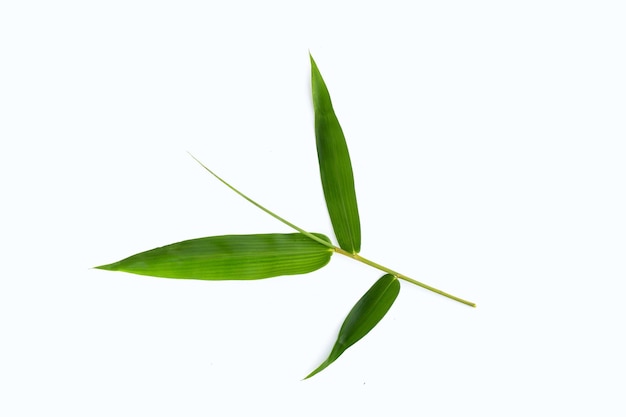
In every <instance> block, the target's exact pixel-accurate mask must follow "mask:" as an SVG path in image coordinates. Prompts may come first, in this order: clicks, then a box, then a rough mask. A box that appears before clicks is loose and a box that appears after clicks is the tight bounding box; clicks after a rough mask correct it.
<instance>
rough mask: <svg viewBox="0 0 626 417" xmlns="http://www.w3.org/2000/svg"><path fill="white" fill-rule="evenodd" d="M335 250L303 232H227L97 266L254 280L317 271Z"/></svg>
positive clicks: (167, 275) (165, 274)
mask: <svg viewBox="0 0 626 417" xmlns="http://www.w3.org/2000/svg"><path fill="white" fill-rule="evenodd" d="M314 235H316V236H317V237H319V238H321V239H324V240H326V241H330V240H329V239H328V237H326V236H324V235H322V234H319V233H314ZM332 253H333V251H332V249H330V248H328V247H326V246H324V245H322V244H320V243H318V242H315V241H314V240H312V239H310V238H308V237H307V236H305V235H303V234H301V233H291V234H257V235H226V236H212V237H204V238H200V239H192V240H185V241H182V242H178V243H174V244H171V245H167V246H163V247H160V248H156V249H152V250H149V251H146V252H141V253H138V254H136V255H133V256H130V257H128V258H126V259H123V260H121V261H119V262H115V263H112V264H109V265H102V266H98V267H97V268H98V269H106V270H109V271H123V272H130V273H133V274H139V275H150V276H154V277H163V278H186V279H206V280H249V279H261V278H270V277H275V276H279V275H296V274H306V273H308V272H313V271H315V270H317V269H320V268H321V267H323V266H324V265H326V264H327V263H328V262H329V261H330V257H331V255H332Z"/></svg>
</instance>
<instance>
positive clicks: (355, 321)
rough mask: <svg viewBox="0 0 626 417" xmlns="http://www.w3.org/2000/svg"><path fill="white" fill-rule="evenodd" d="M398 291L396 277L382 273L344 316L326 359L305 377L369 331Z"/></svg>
mask: <svg viewBox="0 0 626 417" xmlns="http://www.w3.org/2000/svg"><path fill="white" fill-rule="evenodd" d="M399 292H400V282H398V279H397V278H396V277H394V276H393V275H390V274H386V275H383V276H382V277H381V278H380V279H379V280H378V281H376V283H375V284H374V285H372V287H371V288H370V289H369V290H368V291H367V292H366V293H365V295H363V297H361V299H360V300H359V301H358V302H357V303H356V304H355V306H354V307H352V310H350V313H349V314H348V317H346V320H345V321H344V322H343V325H342V326H341V330H339V336H338V337H337V341H336V342H335V346H333V349H332V351H331V352H330V355H329V356H328V359H326V360H325V361H324V362H322V364H321V365H320V366H318V367H317V368H316V369H315V370H314V371H313V372H311V373H310V374H309V375H307V377H306V378H305V379H307V378H311V377H312V376H313V375H315V374H317V373H318V372H320V371H322V370H323V369H325V368H326V367H327V366H328V365H330V364H331V363H333V362H334V361H336V360H337V358H338V357H339V356H341V354H342V353H343V352H345V351H346V349H348V348H349V347H350V346H352V345H353V344H355V343H356V342H358V341H359V340H360V339H361V338H363V336H365V335H366V334H367V333H369V331H370V330H372V329H373V328H374V326H376V325H377V324H378V322H379V321H380V320H381V319H382V318H383V317H384V316H385V314H387V311H389V309H390V308H391V305H392V304H393V302H394V301H395V300H396V297H398V293H399Z"/></svg>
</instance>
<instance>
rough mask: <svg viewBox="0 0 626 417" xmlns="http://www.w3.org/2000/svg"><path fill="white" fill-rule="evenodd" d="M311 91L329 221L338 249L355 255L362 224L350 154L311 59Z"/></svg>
mask: <svg viewBox="0 0 626 417" xmlns="http://www.w3.org/2000/svg"><path fill="white" fill-rule="evenodd" d="M311 90H312V93H313V109H314V111H315V139H316V144H317V158H318V162H319V166H320V175H321V177H322V188H323V189H324V198H325V199H326V206H327V208H328V214H329V216H330V221H331V223H332V225H333V230H334V231H335V236H336V237H337V241H338V242H339V246H340V247H341V248H342V249H344V250H346V251H348V252H351V253H358V252H359V251H360V250H361V223H360V220H359V209H358V206H357V202H356V193H355V191H354V176H353V173H352V164H351V162H350V154H349V153H348V146H347V145H346V139H345V137H344V135H343V130H342V129H341V125H340V124H339V120H337V116H336V115H335V110H334V109H333V105H332V102H331V100H330V94H329V93H328V89H327V88H326V83H325V82H324V79H323V78H322V74H320V71H319V69H318V68H317V64H316V63H315V61H314V60H313V57H312V56H311Z"/></svg>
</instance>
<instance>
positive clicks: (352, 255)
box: [188, 152, 476, 307]
mask: <svg viewBox="0 0 626 417" xmlns="http://www.w3.org/2000/svg"><path fill="white" fill-rule="evenodd" d="M188 153H189V156H191V157H192V158H193V159H194V160H195V161H196V162H197V163H198V164H200V166H202V168H204V169H205V170H207V171H208V172H209V173H210V174H211V175H213V176H214V177H215V178H217V179H218V180H219V181H220V182H221V183H222V184H224V185H225V186H227V187H228V188H230V189H231V190H233V191H234V192H236V193H237V194H239V195H240V196H241V197H243V198H244V199H246V200H247V201H248V202H250V203H252V204H254V205H255V206H256V207H258V208H260V209H261V210H263V211H264V212H266V213H267V214H269V215H270V216H272V217H273V218H275V219H276V220H278V221H280V222H282V223H284V224H286V225H287V226H289V227H291V228H292V229H294V230H297V231H298V232H300V233H302V234H303V235H305V236H307V237H308V238H310V239H313V240H314V241H316V242H318V243H320V244H322V245H324V246H326V247H328V248H330V249H332V250H334V251H335V252H337V253H340V254H342V255H345V256H347V257H349V258H352V259H355V260H357V261H359V262H362V263H364V264H366V265H369V266H371V267H373V268H376V269H379V270H381V271H383V272H386V273H388V274H392V275H394V276H395V277H397V278H399V279H401V280H404V281H407V282H410V283H411V284H415V285H417V286H419V287H422V288H424V289H427V290H428V291H432V292H434V293H437V294H439V295H443V296H444V297H447V298H450V299H452V300H454V301H458V302H459V303H463V304H465V305H468V306H470V307H476V304H475V303H472V302H471V301H467V300H464V299H462V298H459V297H456V296H454V295H452V294H448V293H447V292H444V291H441V290H439V289H437V288H435V287H431V286H430V285H427V284H424V283H422V282H419V281H417V280H414V279H413V278H409V277H407V276H406V275H404V274H401V273H399V272H396V271H394V270H392V269H389V268H387V267H386V266H383V265H380V264H378V263H376V262H374V261H370V260H369V259H367V258H364V257H362V256H360V255H359V254H357V253H350V252H348V251H345V250H343V249H341V248H339V247H337V246H335V245H333V244H332V243H328V242H326V241H325V240H323V239H320V238H319V237H317V236H315V235H314V234H312V233H309V232H307V231H306V230H304V229H302V228H300V227H298V226H296V225H295V224H293V223H291V222H289V221H287V220H285V219H283V218H282V217H280V216H279V215H278V214H276V213H274V212H272V211H270V210H268V209H266V208H265V207H263V206H262V205H260V204H259V203H257V202H256V201H254V200H253V199H251V198H250V197H248V196H247V195H245V194H244V193H242V192H241V191H239V190H238V189H236V188H235V187H233V186H232V185H230V184H229V183H227V182H226V181H225V180H223V179H222V178H220V177H219V176H218V175H217V174H216V173H215V172H213V171H211V170H210V169H209V168H208V167H207V166H206V165H204V164H203V163H202V162H200V160H198V158H196V157H195V156H193V155H192V154H191V153H190V152H188Z"/></svg>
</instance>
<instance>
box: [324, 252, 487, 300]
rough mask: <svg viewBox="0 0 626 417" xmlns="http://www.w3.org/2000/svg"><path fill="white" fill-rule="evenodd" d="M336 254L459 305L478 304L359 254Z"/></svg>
mask: <svg viewBox="0 0 626 417" xmlns="http://www.w3.org/2000/svg"><path fill="white" fill-rule="evenodd" d="M335 252H337V253H340V254H342V255H345V256H347V257H349V258H352V259H355V260H357V261H359V262H362V263H364V264H366V265H369V266H371V267H373V268H376V269H380V270H381V271H383V272H386V273H388V274H391V275H394V276H395V277H397V278H399V279H402V280H404V281H407V282H410V283H411V284H415V285H417V286H420V287H422V288H425V289H427V290H428V291H432V292H435V293H437V294H440V295H443V296H444V297H448V298H450V299H452V300H454V301H458V302H459V303H463V304H465V305H468V306H470V307H476V304H475V303H472V302H471V301H467V300H464V299H462V298H459V297H457V296H455V295H452V294H449V293H447V292H445V291H441V290H439V289H437V288H435V287H431V286H430V285H428V284H424V283H423V282H419V281H417V280H415V279H413V278H409V277H407V276H406V275H404V274H401V273H399V272H396V271H394V270H393V269H390V268H387V267H386V266H384V265H381V264H378V263H376V262H374V261H370V260H369V259H367V258H364V257H362V256H361V255H359V254H357V253H350V252H348V251H345V250H343V249H341V248H335Z"/></svg>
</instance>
